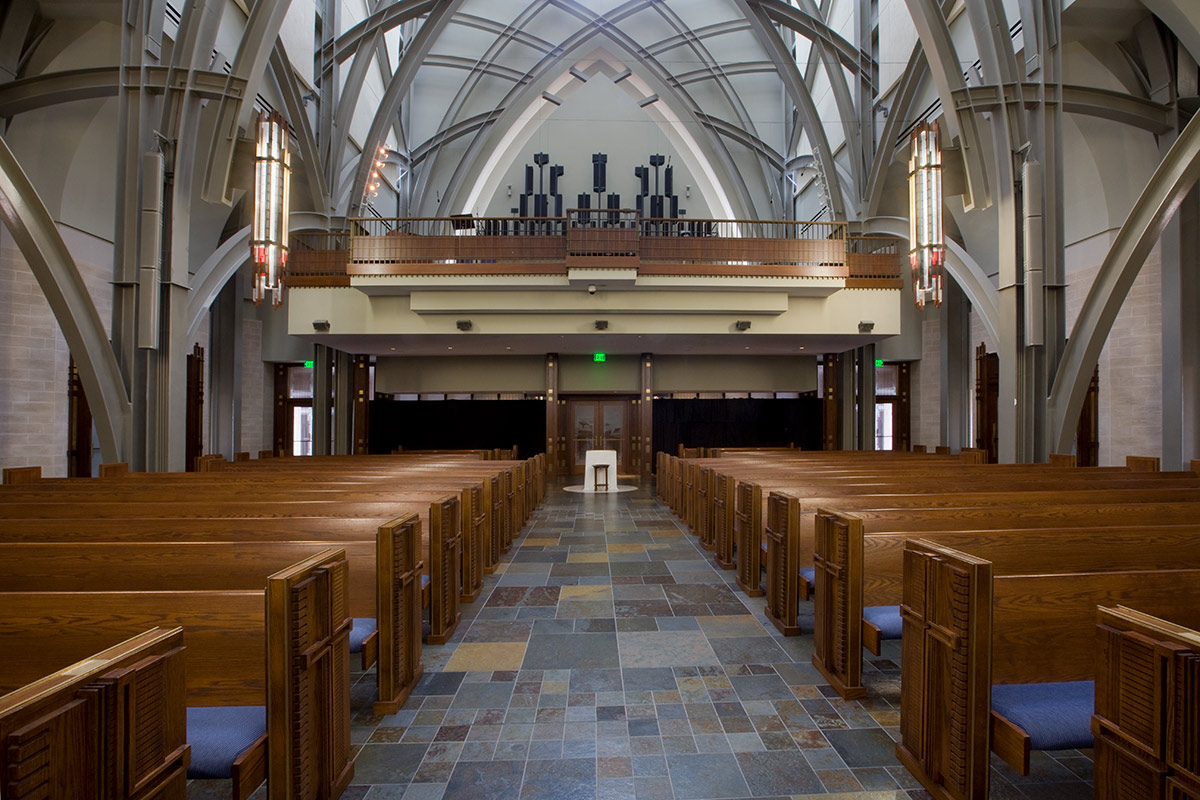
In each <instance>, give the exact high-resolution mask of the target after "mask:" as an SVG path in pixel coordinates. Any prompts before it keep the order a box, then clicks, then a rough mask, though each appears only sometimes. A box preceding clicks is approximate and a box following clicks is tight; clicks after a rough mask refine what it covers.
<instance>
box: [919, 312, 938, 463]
mask: <svg viewBox="0 0 1200 800" xmlns="http://www.w3.org/2000/svg"><path fill="white" fill-rule="evenodd" d="M921 329H922V334H923V336H922V340H923V341H924V343H925V351H924V355H923V356H922V358H921V360H920V362H918V364H916V365H915V367H914V373H913V375H912V383H913V417H914V419H913V431H912V443H913V444H923V445H925V446H926V447H927V448H929V451H930V452H933V448H934V447H935V446H937V445H939V444H941V443H942V409H941V398H942V375H941V355H940V348H941V343H942V334H941V328H940V327H939V324H938V319H937V317H936V316H934V317H931V318H929V319H926V320H925V321H924V322H922V323H921Z"/></svg>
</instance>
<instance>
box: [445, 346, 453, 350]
mask: <svg viewBox="0 0 1200 800" xmlns="http://www.w3.org/2000/svg"><path fill="white" fill-rule="evenodd" d="M446 349H447V350H453V349H454V345H447V347H446Z"/></svg>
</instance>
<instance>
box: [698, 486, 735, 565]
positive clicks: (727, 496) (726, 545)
mask: <svg viewBox="0 0 1200 800" xmlns="http://www.w3.org/2000/svg"><path fill="white" fill-rule="evenodd" d="M736 487H737V481H736V480H735V479H734V478H731V477H730V476H728V475H724V474H721V473H717V474H716V475H715V476H714V477H713V493H712V495H713V500H712V505H713V515H712V516H713V519H712V522H713V524H712V526H711V529H710V530H709V533H710V534H711V535H712V539H711V541H707V542H706V541H704V540H701V541H700V546H701V547H703V548H704V549H705V550H712V551H714V555H715V557H716V561H717V566H718V567H720V568H721V569H733V568H734V563H733V515H734V503H735V502H736V499H737V497H736ZM723 552H728V556H727V558H725V559H724V560H722V553H723Z"/></svg>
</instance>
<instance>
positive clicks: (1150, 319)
mask: <svg viewBox="0 0 1200 800" xmlns="http://www.w3.org/2000/svg"><path fill="white" fill-rule="evenodd" d="M1115 236H1116V231H1115V230H1114V231H1106V232H1105V233H1102V234H1100V235H1097V236H1093V237H1091V238H1089V239H1086V240H1084V241H1081V242H1078V243H1076V244H1073V245H1070V246H1068V247H1067V249H1066V267H1067V291H1066V301H1067V302H1066V306H1067V326H1068V327H1067V329H1068V330H1070V329H1071V327H1072V326H1074V324H1075V320H1076V319H1077V318H1078V316H1079V311H1080V308H1081V307H1082V305H1083V301H1084V299H1085V298H1086V296H1087V292H1088V289H1089V288H1090V287H1091V285H1092V283H1093V281H1094V280H1095V278H1096V274H1097V273H1098V272H1099V269H1100V264H1101V263H1102V262H1103V260H1104V256H1105V254H1106V253H1107V252H1108V249H1109V247H1110V246H1111V244H1112V240H1113V238H1114V237H1115ZM1161 279H1162V254H1161V251H1160V250H1159V248H1158V247H1155V248H1154V250H1152V251H1151V253H1150V255H1149V257H1147V259H1146V263H1145V265H1144V266H1143V267H1142V269H1141V272H1139V273H1138V277H1137V279H1136V280H1135V281H1134V282H1133V286H1132V287H1131V288H1130V290H1129V296H1128V297H1127V298H1126V300H1125V304H1124V305H1123V306H1122V307H1121V310H1120V312H1119V313H1118V314H1117V318H1116V320H1115V321H1114V322H1113V327H1112V332H1111V333H1109V336H1108V341H1107V342H1106V343H1105V345H1104V349H1103V350H1101V351H1100V360H1099V368H1100V424H1099V428H1100V463H1101V464H1102V465H1106V466H1108V465H1123V464H1124V463H1125V456H1127V455H1139V456H1160V455H1162V368H1163V363H1162V317H1161V301H1162V294H1161V292H1162V289H1161Z"/></svg>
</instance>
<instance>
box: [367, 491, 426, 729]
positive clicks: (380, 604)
mask: <svg viewBox="0 0 1200 800" xmlns="http://www.w3.org/2000/svg"><path fill="white" fill-rule="evenodd" d="M376 546H377V548H378V555H377V556H376V559H375V561H376V565H377V568H378V570H379V575H378V577H377V579H376V581H375V585H376V591H377V592H378V596H377V598H376V608H377V618H378V620H379V630H380V631H381V632H382V636H381V641H380V645H381V646H380V648H379V667H378V683H379V700H378V702H376V703H375V713H376V714H381V715H382V714H394V713H396V712H397V711H399V710H400V707H401V706H402V705H404V701H405V700H407V699H408V696H409V695H410V694H411V693H412V690H413V687H415V686H416V685H417V681H418V680H420V678H421V675H422V673H423V672H424V667H423V665H422V664H421V570H422V568H423V567H424V562H423V561H422V560H421V520H420V518H419V517H418V516H417V515H416V514H407V515H405V516H403V517H399V518H397V519H394V520H392V521H391V522H388V523H386V524H384V525H381V526H380V527H379V536H378V538H377V539H376Z"/></svg>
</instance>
